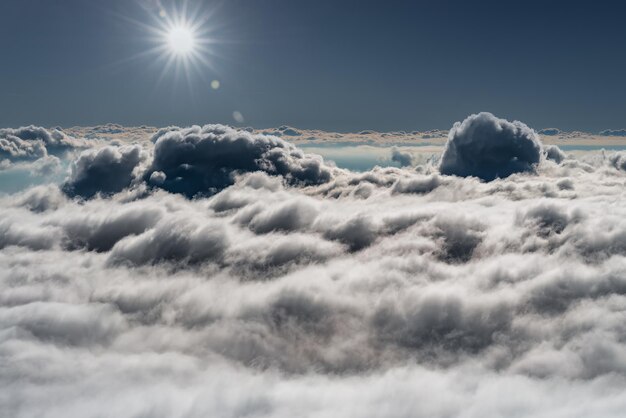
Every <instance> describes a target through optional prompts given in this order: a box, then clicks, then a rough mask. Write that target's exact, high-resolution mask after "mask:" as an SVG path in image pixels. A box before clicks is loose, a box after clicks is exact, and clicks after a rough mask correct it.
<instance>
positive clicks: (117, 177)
mask: <svg viewBox="0 0 626 418" xmlns="http://www.w3.org/2000/svg"><path fill="white" fill-rule="evenodd" d="M145 158H146V155H145V153H144V152H143V151H142V149H141V147H139V146H124V147H119V148H118V147H112V146H106V147H103V148H100V149H97V150H88V151H84V152H83V153H82V154H81V155H80V156H79V157H78V159H77V160H76V161H74V162H73V163H72V166H71V173H70V176H69V177H68V179H67V180H66V182H65V184H64V185H63V190H64V191H65V192H66V193H67V194H68V195H70V196H82V197H87V198H89V197H92V196H94V195H95V194H97V193H102V194H111V193H116V192H119V191H122V189H124V188H126V187H128V186H129V185H130V183H131V182H132V180H133V178H134V174H135V169H136V168H137V167H138V165H139V163H140V162H141V161H143V160H144V159H145Z"/></svg>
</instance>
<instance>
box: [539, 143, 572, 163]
mask: <svg viewBox="0 0 626 418" xmlns="http://www.w3.org/2000/svg"><path fill="white" fill-rule="evenodd" d="M544 153H545V155H546V158H547V159H548V160H552V161H554V162H555V163H557V164H560V163H561V162H562V161H563V160H564V159H565V158H566V157H567V156H566V155H565V153H564V152H563V151H561V149H560V148H559V147H557V146H556V145H548V146H546V147H544Z"/></svg>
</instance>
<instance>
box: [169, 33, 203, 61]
mask: <svg viewBox="0 0 626 418" xmlns="http://www.w3.org/2000/svg"><path fill="white" fill-rule="evenodd" d="M167 45H168V47H169V49H170V52H172V53H173V54H175V55H180V56H184V55H189V54H191V53H193V52H194V48H195V46H196V37H195V35H194V33H193V30H192V29H191V28H189V27H187V26H174V27H172V28H170V29H169V31H168V32H167Z"/></svg>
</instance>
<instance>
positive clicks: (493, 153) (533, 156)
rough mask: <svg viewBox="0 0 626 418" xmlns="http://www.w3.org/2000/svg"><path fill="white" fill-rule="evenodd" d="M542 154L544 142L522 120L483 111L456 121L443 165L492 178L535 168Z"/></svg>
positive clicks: (447, 169) (453, 170)
mask: <svg viewBox="0 0 626 418" xmlns="http://www.w3.org/2000/svg"><path fill="white" fill-rule="evenodd" d="M540 158H541V143H540V142H539V138H538V136H537V134H535V132H534V131H533V130H532V129H530V128H529V127H528V126H526V125H525V124H523V123H522V122H519V121H515V122H509V121H507V120H504V119H499V118H497V117H495V116H494V115H492V114H491V113H486V112H483V113H479V114H476V115H471V116H469V117H467V118H466V119H465V120H464V121H463V122H457V123H455V124H454V126H453V127H452V129H451V130H450V133H449V134H448V142H447V143H446V146H445V149H444V151H443V155H442V157H441V163H440V166H439V169H440V171H441V173H443V174H453V175H457V176H462V177H467V176H475V177H478V178H480V179H482V180H486V181H490V180H493V179H495V178H503V177H508V176H510V175H511V174H513V173H520V172H532V171H533V170H534V169H535V166H536V165H537V164H538V163H539V161H540Z"/></svg>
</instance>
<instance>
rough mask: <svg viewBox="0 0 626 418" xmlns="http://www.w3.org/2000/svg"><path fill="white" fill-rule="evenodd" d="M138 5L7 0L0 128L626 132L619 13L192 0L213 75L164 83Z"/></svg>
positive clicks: (1, 41) (2, 11)
mask: <svg viewBox="0 0 626 418" xmlns="http://www.w3.org/2000/svg"><path fill="white" fill-rule="evenodd" d="M146 1H147V0H142V1H138V0H109V1H88V0H58V1H54V2H53V1H46V0H4V1H2V3H0V15H1V16H2V17H3V24H2V25H0V52H1V53H2V57H3V59H2V65H0V91H1V92H2V93H3V94H1V95H0V110H1V112H0V125H1V126H17V125H23V124H30V123H33V124H39V125H46V126H54V125H61V126H70V125H93V124H101V123H107V122H115V123H121V124H125V125H142V124H149V125H159V126H161V125H168V124H178V125H185V124H191V123H200V124H201V123H209V122H222V123H235V121H234V120H233V119H232V114H233V112H234V111H239V112H241V114H242V115H243V116H244V118H245V120H244V122H243V123H242V124H243V125H252V126H255V127H269V126H278V125H282V124H288V125H293V126H296V127H301V128H318V129H325V130H338V131H358V130H362V129H375V130H426V129H434V128H444V129H445V128H448V127H450V126H451V124H452V123H453V122H454V121H456V120H461V119H463V118H464V117H465V116H467V115H468V114H470V113H476V112H479V111H490V112H493V113H495V114H497V115H499V116H501V117H506V118H509V119H520V120H523V121H525V122H526V123H528V124H529V125H531V126H533V127H536V128H543V127H548V126H556V127H558V128H561V129H567V130H586V131H598V130H601V129H605V128H622V127H624V125H626V124H625V123H624V122H623V115H624V114H626V100H624V97H625V95H626V83H624V74H626V54H625V53H624V44H625V41H626V26H625V25H624V24H623V16H624V12H625V11H626V6H623V5H622V4H621V3H620V2H616V1H595V2H591V1H588V2H578V1H567V2H566V1H533V0H530V1H480V2H477V1H385V2H383V1H368V0H361V1H352V0H343V1H327V0H318V1H293V0H291V1H287V0H230V1H221V2H215V1H204V2H194V1H189V3H190V8H192V9H193V8H198V9H200V10H201V11H203V12H211V18H210V19H209V20H208V21H207V22H206V23H205V27H204V28H203V29H204V30H206V31H208V32H210V34H211V37H212V38H213V39H215V40H216V43H214V44H213V45H212V46H211V54H210V56H208V57H207V58H208V59H209V61H210V64H211V66H210V67H203V68H202V71H201V72H196V73H194V74H192V75H191V76H190V77H182V76H181V75H180V74H179V75H178V76H177V75H176V74H175V73H174V71H168V72H166V73H165V74H164V76H163V77H162V78H161V79H160V75H161V73H162V69H163V68H162V67H163V63H164V60H163V57H159V56H156V55H154V54H153V55H145V54H144V55H143V56H140V54H142V53H145V52H146V51H148V50H150V49H151V48H153V47H154V46H155V45H154V41H153V40H151V39H149V31H148V30H147V29H146V27H145V26H144V25H154V24H155V23H154V22H155V20H154V18H153V16H151V11H150V8H147V7H145V5H146ZM162 3H163V6H164V7H165V8H167V9H168V10H173V9H177V8H178V9H179V8H180V5H181V3H180V2H168V1H163V2H162ZM138 22H140V23H142V24H144V25H142V24H139V23H138ZM133 57H134V58H133ZM214 79H217V80H219V81H220V83H221V87H220V88H219V89H218V90H213V89H212V88H211V86H210V82H211V81H212V80H214Z"/></svg>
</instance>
